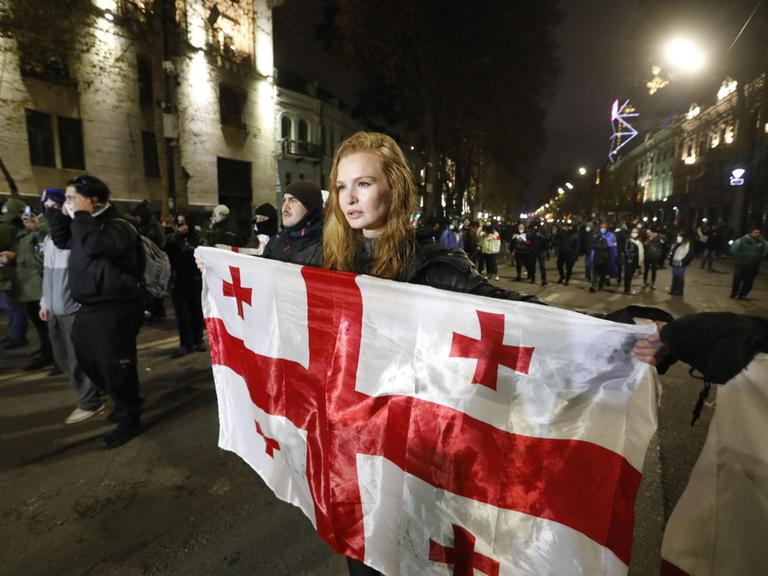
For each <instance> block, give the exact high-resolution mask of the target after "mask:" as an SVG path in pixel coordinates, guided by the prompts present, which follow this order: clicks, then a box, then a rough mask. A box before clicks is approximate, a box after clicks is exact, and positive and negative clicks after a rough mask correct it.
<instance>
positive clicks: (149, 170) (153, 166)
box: [141, 132, 160, 178]
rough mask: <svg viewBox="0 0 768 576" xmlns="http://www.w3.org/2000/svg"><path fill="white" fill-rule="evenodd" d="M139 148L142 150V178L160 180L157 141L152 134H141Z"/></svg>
mask: <svg viewBox="0 0 768 576" xmlns="http://www.w3.org/2000/svg"><path fill="white" fill-rule="evenodd" d="M141 147H142V149H143V150H144V176H146V177H147V178H160V160H159V159H158V157H157V141H156V139H155V134H154V132H142V133H141Z"/></svg>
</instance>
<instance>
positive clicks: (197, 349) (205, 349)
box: [195, 342, 208, 352]
mask: <svg viewBox="0 0 768 576" xmlns="http://www.w3.org/2000/svg"><path fill="white" fill-rule="evenodd" d="M195 352H208V346H206V345H205V342H198V343H197V344H195Z"/></svg>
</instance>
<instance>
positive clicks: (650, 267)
mask: <svg viewBox="0 0 768 576" xmlns="http://www.w3.org/2000/svg"><path fill="white" fill-rule="evenodd" d="M656 268H658V263H657V262H656V261H654V260H645V262H644V263H643V284H648V272H650V273H651V286H656Z"/></svg>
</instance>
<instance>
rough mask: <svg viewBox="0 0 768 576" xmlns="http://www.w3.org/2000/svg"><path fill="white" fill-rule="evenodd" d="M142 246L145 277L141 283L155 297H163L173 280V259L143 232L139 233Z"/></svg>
mask: <svg viewBox="0 0 768 576" xmlns="http://www.w3.org/2000/svg"><path fill="white" fill-rule="evenodd" d="M138 236H139V239H140V240H141V248H142V253H143V254H142V256H143V258H142V260H143V266H142V269H143V278H142V279H141V284H142V286H143V288H144V290H146V291H147V292H148V293H149V295H150V296H152V297H153V298H162V297H163V296H165V295H166V294H167V293H168V284H169V283H170V281H171V261H170V260H169V259H168V254H166V253H165V252H163V251H162V250H161V249H160V247H159V246H158V245H157V244H155V243H154V242H152V240H150V239H149V238H147V237H146V236H144V235H143V234H139V235H138Z"/></svg>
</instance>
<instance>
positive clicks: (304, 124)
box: [299, 120, 309, 144]
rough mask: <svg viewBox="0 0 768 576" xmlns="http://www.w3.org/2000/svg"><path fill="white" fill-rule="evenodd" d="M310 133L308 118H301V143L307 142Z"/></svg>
mask: <svg viewBox="0 0 768 576" xmlns="http://www.w3.org/2000/svg"><path fill="white" fill-rule="evenodd" d="M308 134H309V125H308V124H307V121H306V120H299V142H300V143H301V144H306V143H307V137H308Z"/></svg>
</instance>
